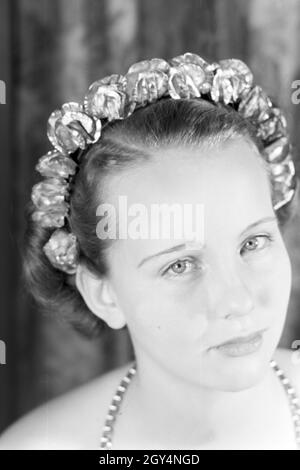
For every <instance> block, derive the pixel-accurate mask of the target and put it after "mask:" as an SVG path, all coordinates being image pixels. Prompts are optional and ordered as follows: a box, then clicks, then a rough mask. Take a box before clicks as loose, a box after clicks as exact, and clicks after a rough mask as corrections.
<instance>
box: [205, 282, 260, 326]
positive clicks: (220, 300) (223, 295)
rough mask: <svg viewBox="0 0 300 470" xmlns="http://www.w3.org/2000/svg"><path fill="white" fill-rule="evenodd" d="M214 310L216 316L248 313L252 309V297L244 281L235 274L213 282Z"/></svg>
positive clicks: (226, 316)
mask: <svg viewBox="0 0 300 470" xmlns="http://www.w3.org/2000/svg"><path fill="white" fill-rule="evenodd" d="M213 297H214V299H215V300H214V302H213V303H214V311H215V315H216V316H217V317H218V318H235V317H240V316H244V315H248V314H249V313H251V311H252V310H253V309H254V298H253V294H252V293H251V291H250V289H249V288H248V286H247V285H246V284H245V282H244V281H243V280H242V279H241V278H240V277H239V276H238V275H237V274H236V275H234V276H233V275H231V276H226V279H225V280H224V279H223V281H221V280H220V279H219V280H218V281H217V283H216V284H215V289H214V296H213Z"/></svg>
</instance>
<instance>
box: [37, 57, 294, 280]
mask: <svg viewBox="0 0 300 470" xmlns="http://www.w3.org/2000/svg"><path fill="white" fill-rule="evenodd" d="M163 97H171V98H173V99H191V98H203V99H206V100H209V101H210V102H212V103H216V104H217V103H222V104H223V105H225V106H231V107H233V108H234V109H235V110H236V111H237V112H239V113H240V114H241V115H242V116H243V117H244V118H245V119H249V120H250V121H251V122H252V124H254V126H255V128H256V130H257V135H258V137H259V138H260V139H261V141H262V142H263V146H264V151H263V154H262V157H263V158H264V159H265V160H266V162H267V163H268V165H269V168H270V174H271V176H272V186H273V207H274V209H275V210H278V209H279V208H281V207H282V206H284V205H285V204H286V203H288V202H289V201H290V200H291V199H292V198H293V196H294V194H295V189H296V181H297V180H296V176H295V167H294V163H293V159H292V150H291V145H290V139H289V136H288V132H287V123H286V119H285V117H284V115H283V113H282V112H281V110H279V109H278V108H277V107H276V106H274V105H273V103H272V101H271V99H270V98H269V97H268V96H267V94H266V93H265V92H264V91H263V90H262V88H261V87H259V86H257V85H255V84H253V74H252V72H251V71H250V69H249V68H248V66H247V65H246V64H245V63H244V62H243V61H241V60H239V59H225V60H220V61H219V62H214V63H208V62H207V61H206V60H204V59H203V58H202V57H200V56H198V55H197V54H193V53H190V52H187V53H185V54H182V55H179V56H176V57H173V58H172V59H170V60H164V59H161V58H154V59H150V60H143V61H141V62H137V63H135V64H133V65H132V66H131V67H130V68H129V70H128V72H127V73H126V74H125V75H124V76H123V75H118V74H113V75H109V76H107V77H104V78H102V79H100V80H97V81H95V82H94V83H92V84H91V86H90V87H89V89H88V92H87V94H86V95H85V97H84V100H83V104H80V103H74V102H70V103H65V104H64V105H63V106H62V108H61V110H56V111H54V112H53V113H52V114H51V115H50V117H49V120H48V129H47V134H48V137H49V140H50V142H51V144H52V145H53V147H54V149H53V150H51V151H50V152H48V153H47V154H46V155H44V156H43V157H41V158H40V160H39V162H38V164H37V166H36V170H37V171H38V172H40V174H41V175H42V176H43V177H44V178H45V179H44V181H42V182H41V183H38V184H36V185H35V186H34V187H33V190H32V201H33V203H34V205H35V208H36V210H35V212H34V213H33V216H32V217H33V219H34V220H35V222H36V223H38V224H40V225H41V226H43V227H49V228H50V227H52V228H55V229H56V230H55V231H54V232H53V233H52V235H51V237H50V239H49V241H48V242H47V243H46V245H45V246H44V253H45V255H46V256H47V258H48V259H49V261H50V263H51V264H52V265H53V266H54V267H56V268H57V269H60V270H62V271H64V272H66V273H68V274H74V272H75V271H76V266H77V262H78V258H79V246H78V242H77V240H76V237H75V235H74V234H72V233H70V232H69V231H68V230H67V229H66V227H64V225H65V220H66V217H67V216H68V214H69V208H70V206H69V199H70V194H69V185H70V182H71V181H72V180H73V178H74V177H75V174H76V172H77V169H78V165H79V163H76V162H75V161H74V160H73V159H72V153H73V152H75V151H77V150H78V149H85V148H86V147H87V146H88V145H90V144H93V143H95V142H97V141H98V139H99V138H100V136H101V132H102V124H103V122H104V121H105V122H106V121H108V122H112V121H115V120H119V119H125V118H127V117H129V116H130V115H131V114H132V113H133V112H134V111H135V110H136V109H138V108H140V107H143V106H146V105H148V104H151V103H155V102H156V101H158V100H159V99H161V98H163ZM102 121H103V122H102Z"/></svg>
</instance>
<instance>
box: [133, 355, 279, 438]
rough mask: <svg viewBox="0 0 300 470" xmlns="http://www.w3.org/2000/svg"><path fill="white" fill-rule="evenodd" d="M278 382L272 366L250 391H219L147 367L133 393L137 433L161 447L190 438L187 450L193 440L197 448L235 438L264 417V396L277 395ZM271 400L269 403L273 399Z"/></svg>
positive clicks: (139, 374)
mask: <svg viewBox="0 0 300 470" xmlns="http://www.w3.org/2000/svg"><path fill="white" fill-rule="evenodd" d="M275 380H276V378H275V377H274V374H273V372H272V370H271V368H270V367H269V366H268V367H266V369H265V371H264V374H262V376H261V378H260V380H258V381H257V383H255V384H254V385H253V386H251V387H250V388H247V389H245V390H241V391H220V390H216V389H213V388H208V387H205V386H201V385H198V384H196V383H192V382H189V381H187V380H186V381H185V380H184V378H183V377H182V376H176V375H175V374H172V373H171V372H169V371H167V370H166V369H162V368H161V367H160V366H159V365H157V364H153V362H151V361H143V365H142V366H140V368H139V367H137V372H136V375H135V377H134V378H133V380H132V383H131V385H130V387H129V390H128V391H129V392H130V393H129V397H128V406H130V407H132V409H134V410H135V419H134V422H135V423H136V424H135V425H136V426H137V429H139V428H140V429H141V431H142V430H143V433H145V429H146V430H147V432H148V434H149V436H150V435H151V436H156V437H157V441H158V442H163V439H164V438H168V439H170V440H172V439H174V442H175V441H176V439H178V440H180V442H181V443H182V441H183V439H184V436H185V435H186V438H187V444H188V443H190V444H192V442H191V440H193V436H194V438H195V441H196V442H197V443H199V442H200V441H203V443H205V442H209V441H211V440H214V439H218V438H219V437H220V435H228V434H230V432H232V433H233V432H234V433H235V434H236V430H237V429H242V428H246V427H249V423H250V422H251V420H254V421H255V419H256V416H262V411H263V412H264V413H263V414H265V413H266V399H265V398H266V396H267V395H266V393H267V391H268V390H271V389H272V393H274V388H275V390H276V387H274V385H275ZM127 393H128V392H127ZM269 398H270V402H271V401H272V400H271V393H270V397H269ZM269 398H268V400H269ZM270 402H269V404H268V405H269V406H270V407H271V403H270ZM166 424H167V425H166ZM172 434H173V436H172Z"/></svg>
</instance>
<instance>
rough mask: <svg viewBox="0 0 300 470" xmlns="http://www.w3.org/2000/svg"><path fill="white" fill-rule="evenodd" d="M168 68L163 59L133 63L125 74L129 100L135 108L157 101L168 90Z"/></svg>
mask: <svg viewBox="0 0 300 470" xmlns="http://www.w3.org/2000/svg"><path fill="white" fill-rule="evenodd" d="M169 70H170V65H169V64H168V62H167V61H165V60H163V59H151V60H143V61H141V62H137V63H136V64H133V65H132V66H131V67H130V68H129V70H128V72H127V74H126V80H127V88H126V92H127V94H128V97H129V100H130V101H131V102H133V103H135V105H136V107H137V108H138V107H141V106H146V104H149V103H153V102H155V101H157V100H158V99H159V98H161V97H162V96H163V95H164V94H165V93H166V91H167V90H168V72H169Z"/></svg>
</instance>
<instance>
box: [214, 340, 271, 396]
mask: <svg viewBox="0 0 300 470" xmlns="http://www.w3.org/2000/svg"><path fill="white" fill-rule="evenodd" d="M210 354H211V359H212V360H213V362H214V370H218V384H219V387H218V388H220V389H222V390H223V391H231V392H238V391H241V390H245V389H247V388H251V387H254V386H255V385H257V384H258V383H259V382H261V381H262V380H263V379H264V377H266V374H267V372H268V371H269V369H270V359H271V357H270V355H269V354H268V353H267V351H266V350H265V349H264V348H259V349H257V350H256V351H252V352H251V353H250V352H249V353H248V354H246V353H245V354H236V355H228V354H224V352H223V351H219V350H217V349H214V350H211V351H210Z"/></svg>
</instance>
